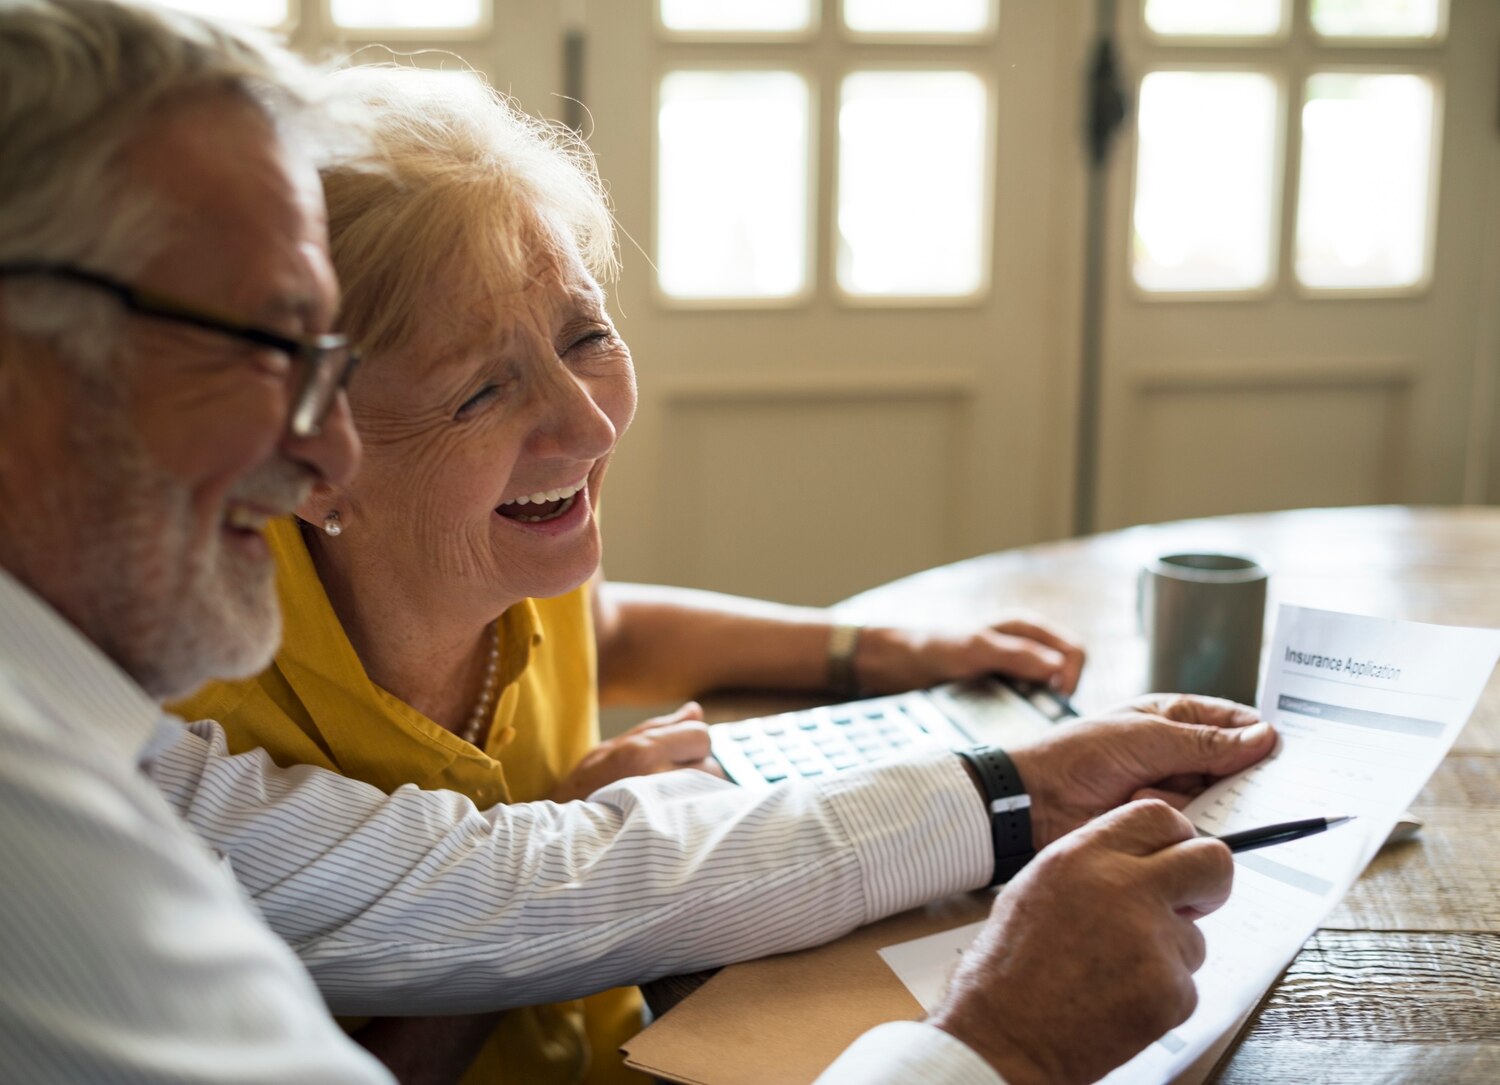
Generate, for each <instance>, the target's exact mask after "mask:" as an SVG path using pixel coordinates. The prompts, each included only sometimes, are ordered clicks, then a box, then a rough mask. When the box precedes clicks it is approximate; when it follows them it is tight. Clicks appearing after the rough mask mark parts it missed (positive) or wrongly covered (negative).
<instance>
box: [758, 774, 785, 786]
mask: <svg viewBox="0 0 1500 1085" xmlns="http://www.w3.org/2000/svg"><path fill="white" fill-rule="evenodd" d="M761 775H763V776H764V777H765V778H766V783H768V784H779V783H781V781H783V780H785V779H786V773H784V772H766V773H762V774H761Z"/></svg>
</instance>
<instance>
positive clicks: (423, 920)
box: [0, 572, 992, 1082]
mask: <svg viewBox="0 0 1500 1085" xmlns="http://www.w3.org/2000/svg"><path fill="white" fill-rule="evenodd" d="M143 769H144V772H145V774H146V775H142V770H143ZM147 776H149V778H150V781H149V782H148V780H147V778H146V777H147ZM151 782H154V783H155V785H156V788H155V789H154V788H153V787H152V786H151ZM158 789H159V790H158ZM163 797H165V800H166V801H165V802H163ZM174 812H175V815H180V819H179V817H177V816H174ZM0 818H3V825H4V826H5V828H4V832H3V836H0V877H3V879H4V885H5V891H4V894H3V896H0V957H3V960H4V962H5V963H4V972H5V982H4V986H3V989H0V1065H3V1066H4V1067H5V1072H6V1073H10V1072H11V1071H15V1072H16V1075H17V1078H18V1079H19V1080H26V1081H64V1080H89V1081H96V1080H98V1081H103V1080H150V1081H210V1082H230V1081H245V1082H251V1081H254V1082H260V1081H271V1080H276V1081H285V1080H316V1081H346V1080H347V1081H363V1080H382V1078H381V1076H380V1075H381V1071H380V1069H379V1068H378V1067H376V1066H374V1065H373V1064H372V1063H371V1061H370V1060H369V1059H368V1057H367V1056H365V1055H364V1054H363V1053H362V1052H360V1051H358V1049H356V1048H354V1047H353V1045H352V1044H350V1043H349V1042H348V1041H347V1040H346V1039H345V1038H344V1037H343V1036H342V1034H341V1033H339V1032H338V1031H337V1029H336V1028H335V1027H334V1026H333V1024H332V1023H331V1021H330V1020H329V1018H328V1015H327V1011H326V1010H325V1009H324V1008H323V1006H321V1005H320V1004H319V1001H318V998H317V993H316V992H315V991H314V989H313V987H312V985H311V984H310V983H308V980H307V976H306V974H305V973H303V972H302V971H300V970H299V969H298V968H297V965H296V961H295V960H294V959H293V958H292V956H291V955H290V954H289V953H288V952H287V951H286V948H285V946H283V945H281V944H279V943H278V942H277V941H276V939H274V938H272V937H271V936H270V934H269V933H268V932H267V931H266V929H265V927H264V926H262V925H261V924H260V923H259V922H257V919H256V916H255V914H254V913H255V911H257V910H258V912H259V915H260V917H261V918H263V919H264V921H265V923H266V924H268V925H269V926H270V928H271V929H272V930H274V931H275V933H276V934H278V935H280V936H281V938H282V939H284V940H285V941H286V943H288V944H290V946H291V947H292V949H293V950H295V952H296V954H297V956H298V957H300V958H301V960H302V963H303V964H304V965H305V966H306V967H307V969H309V970H310V971H311V972H312V974H313V978H314V979H315V980H316V982H317V986H318V988H320V989H321V991H322V994H323V996H324V997H325V998H326V1000H327V1002H328V1005H329V1006H331V1007H332V1008H333V1009H334V1010H335V1011H336V1012H346V1013H361V1014H364V1013H368V1014H389V1013H404V1014H428V1013H458V1012H464V1011H470V1010H483V1009H497V1008H501V1007H507V1006H517V1005H526V1004H532V1003H540V1002H551V1001H557V1000H561V999H567V998H574V997H578V996H580V995H584V994H587V993H590V992H593V991H597V990H602V989H604V988H607V987H612V986H616V985H618V984H621V983H627V982H640V981H643V980H645V979H649V978H652V977H655V976H660V975H665V974H669V973H675V972H686V971H693V970H697V969H701V968H704V967H709V966H713V965H720V964H725V963H728V962H730V961H735V960H743V959H747V958H751V957H757V956H761V955H764V954H766V953H772V952H778V951H784V950H789V949H794V948H800V947H803V946H808V945H813V944H816V943H819V942H823V941H826V940H828V939H830V938H833V937H836V936H837V935H839V934H841V933H843V932H845V931H848V930H850V929H852V928H854V927H856V926H858V925H860V924H863V923H867V922H870V921H872V920H874V919H877V918H880V917H881V916H884V915H888V914H891V913H894V912H897V911H901V910H903V909H906V908H909V907H912V906H914V905H916V904H918V903H920V902H922V901H925V900H928V899H931V898H933V897H936V896H939V895H943V894H946V893H951V892H955V891H958V890H962V889H969V888H973V887H975V886H977V885H980V884H983V883H984V882H985V881H986V879H987V877H988V873H989V868H990V865H991V860H992V856H991V852H990V845H989V840H988V829H987V825H986V819H985V816H984V811H983V805H982V804H981V803H980V802H979V801H978V797H977V794H976V793H975V791H974V788H973V786H972V784H971V783H970V781H969V778H968V776H967V774H966V773H965V772H964V771H963V769H962V767H961V766H960V764H959V762H958V760H957V759H956V758H954V757H952V756H951V755H948V754H945V753H934V754H928V755H926V756H923V757H920V758H916V759H913V760H911V761H908V762H905V763H901V764H893V765H889V766H883V767H880V768H876V769H871V770H866V771H862V772H858V773H849V774H845V775H842V776H839V777H835V778H832V779H830V780H828V781H826V782H824V783H821V784H818V785H816V786H786V787H782V788H779V789H774V790H770V791H765V792H758V793H747V792H744V791H742V790H740V789H738V788H735V787H733V786H732V785H728V784H726V783H724V782H723V781H719V780H716V779H714V778H712V777H709V776H706V775H704V774H701V773H691V772H683V773H671V774H667V775H664V776H656V777H649V778H643V779H636V780H630V781H626V782H623V783H620V784H616V785H612V786H611V787H608V788H606V789H604V790H602V791H600V792H599V793H597V794H596V795H594V796H593V797H592V798H591V801H590V802H588V803H569V804H566V805H561V806H559V805H555V804H551V803H528V804H518V805H514V806H500V807H496V808H495V809H492V810H488V811H484V812H480V811H478V810H476V809H475V808H474V806H473V805H472V804H471V803H470V802H469V801H468V800H467V799H465V798H463V797H461V796H458V795H454V794H451V793H447V792H428V791H420V790H417V789H415V788H411V787H403V788H400V789H398V790H397V791H396V792H394V793H393V794H391V795H386V794H384V793H382V792H380V791H379V790H377V789H375V788H373V787H369V786H368V785H365V784H362V783H359V782H357V781H353V780H349V779H346V778H344V777H341V776H337V775H335V774H333V773H329V772H325V771H323V770H320V769H314V768H294V769H289V770H282V769H278V768H277V767H275V766H274V765H273V764H271V762H270V761H269V759H267V758H266V756H265V755H264V754H263V753H260V752H255V753H250V754H243V755H238V756H230V755H229V754H228V753H227V751H226V749H225V746H224V739H223V735H222V733H221V731H220V730H219V728H218V726H217V725H216V724H213V723H197V724H193V725H191V727H189V728H183V727H182V726H181V724H180V723H179V722H177V721H174V720H171V719H170V718H169V717H165V716H164V715H163V714H162V713H161V712H160V710H159V709H158V707H157V706H156V705H155V704H154V703H152V702H151V701H150V700H149V699H148V698H147V697H146V696H145V695H144V693H143V692H142V691H141V690H140V689H139V688H138V687H137V686H135V685H134V683H132V682H131V681H130V680H129V678H128V677H126V676H125V675H124V674H123V673H121V672H120V671H119V670H118V669H117V668H116V667H115V666H114V665H113V664H112V663H111V662H110V661H109V660H108V659H106V658H105V657H104V656H103V655H102V654H101V653H99V652H98V651H97V650H96V649H95V648H93V646H92V645H90V644H89V643H88V642H87V641H85V640H84V639H83V638H81V637H80V636H79V635H78V634H77V633H76V632H75V631H74V630H73V629H71V627H69V626H67V625H66V624H65V623H64V622H62V621H61V620H60V619H59V618H58V616H57V615H56V614H55V613H54V612H52V611H51V610H50V608H47V607H46V606H45V605H44V604H42V603H41V602H40V601H38V600H37V599H36V598H35V597H34V596H32V595H31V594H30V593H29V592H27V591H26V590H25V589H23V588H21V587H20V586H19V585H17V584H16V583H15V581H13V580H11V579H10V578H9V577H7V576H5V574H4V573H3V572H0ZM184 822H185V823H186V824H184ZM189 829H191V831H189ZM205 844H206V845H207V847H206V848H205ZM215 853H217V854H218V855H219V856H223V857H225V861H226V862H227V863H230V864H232V866H233V873H234V875H235V877H236V878H237V879H238V882H239V886H240V887H241V888H242V890H243V892H244V893H245V894H246V895H247V896H248V898H249V900H250V901H251V902H253V906H254V907H253V908H251V907H247V906H246V902H245V899H244V898H242V897H241V896H240V894H239V892H238V891H237V890H236V888H235V885H234V883H233V882H232V881H231V880H230V879H229V877H228V876H227V874H226V872H225V871H224V870H223V869H218V868H216V867H219V866H222V864H216V863H215V860H214V854H215ZM844 1080H849V1081H854V1080H863V1079H862V1078H847V1079H844ZM953 1080H955V1081H956V1080H959V1079H956V1078H955V1079H953Z"/></svg>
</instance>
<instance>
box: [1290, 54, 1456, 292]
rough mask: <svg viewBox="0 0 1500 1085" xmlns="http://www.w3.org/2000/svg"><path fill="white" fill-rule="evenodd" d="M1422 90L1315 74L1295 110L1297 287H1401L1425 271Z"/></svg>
mask: <svg viewBox="0 0 1500 1085" xmlns="http://www.w3.org/2000/svg"><path fill="white" fill-rule="evenodd" d="M1432 129H1433V91H1432V84H1431V83H1430V82H1429V81H1428V80H1427V79H1425V78H1423V77H1422V76H1418V75H1350V74H1345V73H1323V74H1319V75H1314V76H1313V77H1312V78H1310V79H1309V80H1308V81H1307V98H1306V100H1305V101H1304V102H1303V105H1302V179H1301V185H1300V188H1299V191H1298V198H1297V278H1298V279H1299V280H1301V281H1302V282H1303V283H1305V284H1307V285H1308V286H1317V287H1332V288H1339V287H1343V288H1360V287H1376V288H1380V287H1386V288H1389V287H1403V286H1414V285H1416V284H1417V283H1420V282H1421V281H1422V279H1423V278H1424V277H1425V276H1426V271H1427V224H1428V199H1429V192H1428V182H1429V178H1430V177H1431V175H1432V149H1433V146H1432V145H1433V138H1432V136H1433V131H1432Z"/></svg>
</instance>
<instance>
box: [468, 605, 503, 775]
mask: <svg viewBox="0 0 1500 1085" xmlns="http://www.w3.org/2000/svg"><path fill="white" fill-rule="evenodd" d="M499 674H500V623H499V622H496V623H495V624H494V625H492V626H490V658H489V661H488V662H487V663H485V665H484V686H483V687H482V688H481V689H480V690H479V700H478V701H476V702H474V710H473V711H472V712H470V713H469V721H468V722H467V723H465V724H464V726H463V730H461V731H459V733H458V737H459V738H461V739H463V740H464V741H465V742H467V743H469V744H470V745H472V746H477V745H479V733H480V732H481V731H483V730H484V725H485V723H486V722H488V720H489V719H490V718H492V717H493V711H492V710H491V708H490V701H491V700H492V699H493V698H494V696H495V681H496V679H497V678H498V677H499Z"/></svg>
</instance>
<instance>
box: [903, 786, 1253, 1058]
mask: <svg viewBox="0 0 1500 1085" xmlns="http://www.w3.org/2000/svg"><path fill="white" fill-rule="evenodd" d="M1233 875H1234V863H1233V861H1232V860H1231V858H1230V855H1229V849H1228V848H1226V847H1225V846H1224V845H1223V844H1222V843H1220V842H1219V841H1217V840H1213V839H1211V838H1208V837H1197V836H1195V834H1194V832H1193V827H1192V825H1191V824H1190V823H1189V822H1188V820H1187V818H1185V817H1183V816H1182V815H1181V814H1179V813H1178V812H1177V811H1176V810H1173V809H1172V808H1171V807H1170V806H1168V805H1166V804H1165V803H1163V802H1160V801H1158V800H1152V799H1147V800H1143V801H1141V802H1135V803H1131V804H1129V805H1128V806H1125V807H1122V808H1121V809H1118V810H1114V811H1112V812H1110V813H1108V814H1105V815H1103V816H1102V817H1099V818H1097V819H1095V820H1094V821H1093V822H1091V823H1090V824H1089V825H1086V826H1085V827H1083V828H1082V829H1080V830H1078V831H1077V832H1076V833H1072V834H1070V835H1069V836H1067V837H1066V838H1064V839H1062V840H1059V841H1058V842H1057V843H1055V844H1053V845H1052V846H1051V847H1049V848H1047V849H1046V850H1045V851H1043V852H1042V853H1041V854H1039V855H1038V856H1037V857H1036V859H1035V860H1033V861H1032V862H1031V863H1030V864H1029V865H1028V866H1027V868H1026V869H1025V870H1024V871H1022V872H1021V874H1020V875H1019V876H1018V877H1017V878H1016V879H1015V880H1014V881H1012V882H1010V883H1009V884H1008V885H1006V887H1005V888H1004V889H1003V890H1001V892H1000V895H999V896H998V897H997V898H996V899H995V906H994V909H993V910H992V911H991V913H990V918H989V920H988V921H987V922H986V923H985V925H984V929H983V930H982V931H981V933H980V935H979V938H978V939H977V940H976V941H975V943H974V945H973V946H972V947H971V948H970V949H969V950H968V951H967V952H965V954H964V957H963V960H962V961H961V962H960V963H959V966H958V969H957V971H956V972H954V975H953V981H952V983H951V984H950V985H949V988H948V995H947V998H946V999H945V1000H944V1002H943V1005H942V1006H940V1007H939V1008H938V1010H937V1012H936V1013H934V1014H933V1015H932V1018H931V1022H932V1024H934V1025H936V1026H937V1027H938V1028H941V1029H943V1030H944V1031H946V1032H948V1033H951V1034H952V1035H954V1036H956V1037H958V1039H960V1040H962V1041H963V1042H964V1043H966V1044H968V1045H969V1046H970V1047H971V1048H973V1049H974V1050H975V1051H976V1052H978V1053H979V1054H980V1055H981V1056H983V1057H984V1058H985V1059H986V1060H987V1061H988V1062H989V1063H990V1064H991V1065H992V1066H994V1068H995V1069H996V1070H997V1071H999V1073H1000V1075H1001V1076H1002V1077H1004V1078H1005V1080H1006V1081H1007V1082H1008V1083H1009V1085H1043V1083H1045V1085H1075V1083H1076V1085H1083V1083H1085V1082H1091V1081H1097V1080H1098V1079H1099V1078H1101V1077H1103V1076H1104V1075H1105V1074H1107V1073H1108V1072H1109V1071H1110V1070H1112V1069H1114V1068H1115V1067H1116V1066H1119V1065H1120V1064H1122V1063H1124V1062H1126V1061H1127V1060H1129V1059H1130V1058H1131V1057H1133V1056H1134V1055H1135V1054H1136V1052H1138V1051H1140V1050H1141V1049H1142V1048H1144V1047H1145V1046H1146V1045H1147V1044H1149V1043H1151V1042H1152V1041H1153V1040H1155V1039H1157V1038H1158V1037H1160V1036H1161V1035H1162V1034H1163V1033H1165V1032H1167V1031H1168V1030H1169V1029H1171V1028H1173V1027H1174V1026H1176V1025H1179V1024H1181V1023H1182V1022H1183V1021H1185V1020H1187V1018H1188V1016H1189V1015H1190V1014H1191V1013H1192V1012H1193V1009H1194V1007H1195V1006H1196V1005H1197V1002H1198V994H1197V990H1196V988H1195V987H1194V986H1193V979H1192V974H1193V973H1194V972H1196V971H1197V970H1198V968H1199V967H1200V966H1201V965H1202V964H1203V958H1204V944H1203V935H1202V933H1201V932H1200V931H1199V930H1198V928H1197V927H1196V926H1195V925H1194V920H1196V919H1198V918H1200V917H1202V916H1205V915H1207V914H1208V913H1210V912H1212V911H1213V910H1214V909H1216V908H1218V907H1219V905H1221V904H1223V903H1224V901H1225V900H1227V899H1228V897H1229V889H1230V884H1231V882H1232V879H1233Z"/></svg>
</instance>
